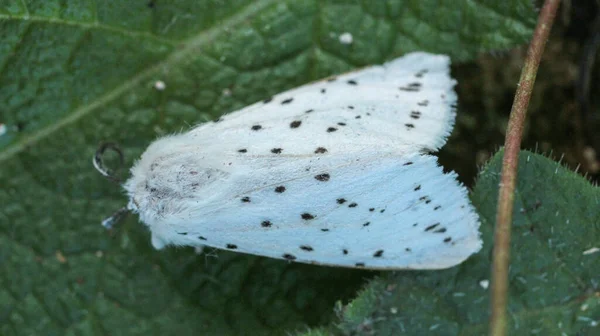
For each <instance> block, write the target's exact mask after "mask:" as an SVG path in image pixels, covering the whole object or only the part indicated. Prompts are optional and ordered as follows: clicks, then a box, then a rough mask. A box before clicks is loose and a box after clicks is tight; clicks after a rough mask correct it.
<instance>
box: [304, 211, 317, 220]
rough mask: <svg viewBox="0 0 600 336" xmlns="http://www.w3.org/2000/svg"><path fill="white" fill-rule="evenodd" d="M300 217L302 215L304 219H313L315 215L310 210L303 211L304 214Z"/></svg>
mask: <svg viewBox="0 0 600 336" xmlns="http://www.w3.org/2000/svg"><path fill="white" fill-rule="evenodd" d="M300 217H302V219H304V220H311V219H314V218H315V216H313V215H311V214H309V213H308V212H305V213H303V214H302V215H300Z"/></svg>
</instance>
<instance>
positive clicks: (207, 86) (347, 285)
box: [0, 0, 535, 335]
mask: <svg viewBox="0 0 600 336" xmlns="http://www.w3.org/2000/svg"><path fill="white" fill-rule="evenodd" d="M534 18H535V13H534V11H533V8H532V6H531V1H529V0H511V1H502V2H497V1H494V0H486V1H484V0H478V1H474V0H460V1H436V0H426V1H424V0H411V1H391V0H390V1H362V2H361V1H350V0H347V1H340V0H338V1H320V0H312V1H308V0H306V1H279V0H261V1H249V0H246V1H242V0H238V1H208V0H204V1H196V0H187V1H184V0H181V1H171V2H169V3H168V2H167V1H160V0H142V1H137V0H136V1H133V0H129V1H104V0H98V1H93V0H0V122H1V123H3V124H5V125H6V127H7V132H6V133H4V134H2V135H0V167H1V168H0V188H1V189H0V204H1V208H0V274H1V276H0V334H2V335H39V334H44V335H65V334H66V335H75V334H77V335H92V334H110V335H119V334H123V335H125V334H126V335H153V334H156V335H158V334H181V335H186V334H190V335H191V334H194V335H195V334H203V335H210V334H214V335H216V334H248V333H252V334H281V333H283V332H284V331H294V330H298V328H303V327H304V326H315V325H324V324H327V322H328V321H329V320H330V318H331V317H332V315H333V304H334V302H335V301H336V300H340V299H342V300H343V299H346V298H349V297H351V296H353V294H354V293H355V290H356V289H357V288H358V287H359V286H360V284H361V283H362V281H363V279H364V278H365V277H366V276H369V275H370V273H365V272H359V271H353V270H340V269H333V268H326V267H313V266H307V265H297V264H288V263H286V262H282V261H276V260H271V259H264V258H258V257H251V256H245V255H238V254H232V253H228V252H223V251H216V252H212V253H210V254H209V255H196V254H194V253H193V251H192V250H191V249H169V250H167V251H166V252H156V251H154V250H152V249H151V248H150V247H149V235H148V233H147V232H146V230H145V229H144V228H143V227H142V225H140V224H138V223H137V219H136V218H129V220H127V221H126V222H125V223H124V224H123V225H122V226H121V227H119V229H118V230H117V232H116V233H115V234H114V235H112V236H110V235H109V234H108V233H107V232H105V231H104V230H103V228H102V227H101V226H100V225H99V223H100V220H101V219H102V218H103V217H105V216H107V215H109V214H110V213H111V212H112V211H113V210H115V209H117V208H119V207H120V206H122V205H124V204H125V202H126V199H125V197H124V196H123V195H122V193H121V191H120V190H119V188H118V187H117V186H116V185H112V184H109V183H107V182H106V181H105V180H103V179H102V178H101V177H100V176H98V174H97V173H96V172H95V171H94V170H93V168H92V167H91V162H90V161H91V157H92V155H93V153H94V151H95V149H96V147H97V144H98V143H99V142H100V141H103V140H112V141H116V142H118V143H120V144H121V146H122V147H123V148H124V149H125V153H126V158H127V165H130V164H131V163H132V162H133V160H135V159H136V158H137V157H138V156H139V154H140V153H141V152H142V151H143V150H144V148H145V147H146V146H147V145H148V144H149V143H150V142H151V141H152V140H153V139H154V138H156V137H157V136H160V135H163V134H166V133H169V132H174V131H179V130H182V129H187V128H188V127H189V126H188V125H189V124H194V123H197V122H201V121H203V120H208V119H211V118H214V117H215V116H217V115H219V114H222V113H224V112H228V111H231V110H234V109H236V108H238V107H241V106H243V105H246V104H248V103H251V102H254V101H256V100H259V99H262V98H265V97H268V96H269V95H272V94H275V93H277V92H280V91H283V90H284V89H287V88H290V87H293V86H296V85H298V84H301V83H305V82H308V81H311V80H315V79H318V78H320V77H323V76H326V75H329V74H332V73H338V72H341V71H345V70H350V69H353V68H355V67H358V66H363V65H367V64H373V63H380V62H382V61H384V60H387V59H391V58H393V57H396V56H399V55H401V54H403V53H406V52H409V51H413V50H426V51H430V52H440V53H448V54H450V55H452V56H453V58H454V59H455V60H467V59H469V58H472V57H474V56H475V55H476V54H477V52H479V51H484V50H489V49H502V48H508V47H510V46H513V45H516V44H520V43H523V42H525V41H526V40H527V39H528V37H529V36H530V34H531V29H532V26H533V22H534ZM342 32H351V33H352V34H353V36H354V42H353V43H352V44H351V45H343V44H341V43H340V42H339V40H338V36H339V34H341V33H342ZM158 80H161V81H163V82H164V83H165V84H166V88H165V89H164V90H162V91H160V90H157V89H155V87H154V84H155V82H156V81H158Z"/></svg>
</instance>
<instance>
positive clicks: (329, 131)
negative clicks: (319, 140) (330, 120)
mask: <svg viewBox="0 0 600 336" xmlns="http://www.w3.org/2000/svg"><path fill="white" fill-rule="evenodd" d="M335 131H337V128H335V127H329V128H327V133H332V132H335Z"/></svg>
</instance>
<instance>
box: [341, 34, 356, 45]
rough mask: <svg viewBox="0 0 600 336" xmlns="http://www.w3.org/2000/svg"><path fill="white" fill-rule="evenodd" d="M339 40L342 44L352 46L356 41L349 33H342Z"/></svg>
mask: <svg viewBox="0 0 600 336" xmlns="http://www.w3.org/2000/svg"><path fill="white" fill-rule="evenodd" d="M338 38H339V40H340V43H341V44H352V41H353V40H354V38H353V37H352V34H350V33H348V32H345V33H342V34H341V35H340V36H339V37H338Z"/></svg>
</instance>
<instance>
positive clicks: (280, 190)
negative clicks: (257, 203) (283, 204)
mask: <svg viewBox="0 0 600 336" xmlns="http://www.w3.org/2000/svg"><path fill="white" fill-rule="evenodd" d="M284 191H285V187H284V186H278V187H276V188H275V192H276V193H280V194H281V193H282V192H284Z"/></svg>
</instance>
